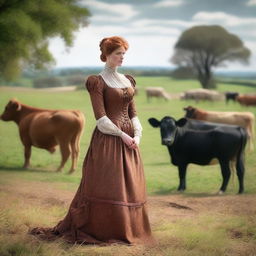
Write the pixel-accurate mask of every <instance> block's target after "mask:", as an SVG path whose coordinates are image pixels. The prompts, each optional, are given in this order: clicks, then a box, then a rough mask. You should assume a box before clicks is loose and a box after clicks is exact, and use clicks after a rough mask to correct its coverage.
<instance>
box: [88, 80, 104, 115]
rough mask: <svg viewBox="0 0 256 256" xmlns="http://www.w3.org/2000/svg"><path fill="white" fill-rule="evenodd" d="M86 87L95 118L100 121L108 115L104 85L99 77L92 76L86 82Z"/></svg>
mask: <svg viewBox="0 0 256 256" xmlns="http://www.w3.org/2000/svg"><path fill="white" fill-rule="evenodd" d="M85 86H86V88H87V90H88V92H89V94H90V98H91V102H92V108H93V111H94V116H95V118H96V120H98V119H99V118H101V117H103V116H105V115H106V112H105V106H104V99H103V91H104V84H103V83H102V82H101V81H100V79H99V77H98V76H95V75H92V76H89V77H88V78H87V80H86V81H85Z"/></svg>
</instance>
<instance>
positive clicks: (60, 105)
mask: <svg viewBox="0 0 256 256" xmlns="http://www.w3.org/2000/svg"><path fill="white" fill-rule="evenodd" d="M136 80H137V88H138V89H139V93H138V95H137V96H136V98H135V100H136V106H137V112H138V115H139V118H140V120H141V123H142V126H143V138H142V141H141V145H140V150H141V154H142V159H143V163H144V169H145V175H146V182H147V191H148V194H149V195H150V196H156V197H158V196H162V197H165V196H172V195H173V196H176V195H177V191H176V189H177V186H178V181H179V179H178V171H177V167H175V166H173V165H172V164H171V163H170V157H169V154H168V151H167V148H166V147H165V146H162V145H161V143H160V132H159V130H158V129H155V128H152V127H151V126H150V125H149V123H148V121H147V120H148V118H150V117H155V118H158V119H161V118H162V117H163V116H165V115H171V116H173V117H175V118H176V119H178V118H181V117H182V116H183V115H184V112H183V110H182V109H183V107H185V106H188V105H195V106H197V107H199V108H203V109H208V110H216V111H251V112H253V113H254V114H256V107H248V108H245V107H241V106H240V105H238V104H237V103H233V102H230V103H229V104H228V105H226V104H225V102H224V101H223V102H200V103H198V104H196V103H195V102H193V101H180V100H170V101H168V102H166V101H164V100H160V99H152V101H151V102H150V103H147V99H146V96H145V92H144V88H145V87H148V86H161V87H164V88H165V89H166V90H167V91H168V92H169V93H179V92H183V91H185V90H188V89H192V88H197V87H199V84H198V82H197V81H194V80H179V81H177V80H173V79H171V78H168V77H137V79H136ZM218 90H219V91H221V92H224V91H238V92H241V93H251V92H255V89H253V88H252V87H245V86H238V85H226V84H219V87H218ZM13 97H15V98H17V99H19V100H20V101H21V102H23V103H25V104H27V105H32V106H35V107H41V108H49V109H80V110H81V111H82V112H83V113H84V114H85V117H86V125H85V131H84V134H83V136H82V140H81V152H80V158H79V164H78V168H77V170H76V172H75V173H74V174H73V175H67V172H68V170H69V167H70V164H71V163H70V161H68V163H66V165H65V168H64V171H63V173H55V172H54V170H55V169H56V168H57V166H58V165H59V162H60V154H59V151H58V150H57V152H55V154H52V155H51V154H49V153H48V152H46V151H44V150H41V149H37V148H33V149H32V157H31V167H30V168H29V169H28V170H24V169H22V168H21V166H22V165H23V161H24V159H23V146H22V144H21V141H20V138H19V134H18V129H17V125H16V124H15V123H13V122H8V123H7V122H3V121H0V204H1V207H0V255H1V256H2V255H3V256H7V255H8V256H9V255H24V256H25V255H26V256H27V255H43V256H45V255H85V254H86V255H90V256H91V255H154V256H155V255H174V256H175V255H196V256H203V255H216V256H217V255H256V248H255V246H254V245H253V244H255V239H256V238H255V232H256V229H255V226H256V220H255V218H254V217H251V218H250V217H248V216H247V217H245V216H233V215H230V216H228V215H222V214H219V215H217V216H213V215H211V212H210V209H209V212H207V213H206V214H205V215H202V216H196V215H195V216H194V218H193V219H192V220H191V219H186V218H185V219H183V218H181V219H180V220H177V221H173V222H170V221H163V222H161V223H160V222H159V221H158V222H156V223H154V225H153V232H154V235H155V236H156V237H157V239H158V245H157V246H156V247H152V248H145V247H143V246H136V247H123V246H110V247H105V248H99V247H93V246H88V247H81V246H70V245H66V244H64V243H63V242H61V241H58V242H54V243H42V242H40V241H38V240H35V239H32V238H30V237H28V236H27V235H26V231H27V228H28V227H33V226H36V225H41V226H44V225H46V226H49V225H54V224H55V223H56V222H57V221H59V220H60V218H61V217H62V216H63V215H64V214H65V212H66V210H67V206H66V205H64V206H63V205H59V206H58V205H57V206H56V205H50V206H49V205H41V204H39V203H38V204H37V203H36V202H34V201H33V202H32V201H31V202H30V201H29V200H28V201H27V199H24V198H23V197H22V195H21V196H18V197H16V196H13V195H12V194H8V193H7V192H6V191H5V190H4V189H3V190H2V189H1V187H3V188H4V187H6V186H11V187H13V186H16V185H17V184H19V182H20V183H21V184H23V183H24V184H26V183H32V182H38V183H39V184H45V186H46V187H49V188H52V187H54V188H56V189H59V190H60V191H72V192H75V191H76V189H77V187H78V185H79V182H80V178H81V169H82V163H83V158H84V156H85V154H86V151H87V148H88V146H89V143H90V139H91V134H92V131H93V129H94V127H95V119H94V115H93V112H92V107H91V103H90V99H89V96H88V93H87V92H86V90H79V91H74V92H56V93H48V92H36V91H33V92H32V91H31V92H30V91H22V90H21V91H15V90H12V89H11V88H10V89H2V88H1V87H0V112H2V110H3V109H4V106H5V105H6V103H7V102H8V101H9V99H10V98H13ZM255 144H256V141H255ZM255 170H256V161H255V151H254V152H248V151H247V152H246V174H245V196H253V195H255V192H256V186H255V180H256V171H255ZM221 180H222V178H221V173H220V168H219V166H218V165H215V166H204V167H202V166H197V165H189V167H188V172H187V190H186V192H184V194H183V196H182V198H192V199H193V198H197V199H198V198H199V199H200V198H204V197H205V196H212V195H213V194H214V193H215V192H217V191H218V189H219V187H220V185H221ZM237 191H238V184H237V178H236V175H235V177H234V184H232V181H230V183H229V186H228V189H227V192H226V195H225V196H224V198H225V197H227V196H233V195H235V194H236V193H237ZM30 192H31V191H30ZM24 205H25V208H24ZM229 232H231V233H232V232H237V234H240V235H241V237H240V238H239V240H237V239H236V240H234V239H231V238H230V236H229V235H228V234H229ZM248 234H254V235H248ZM245 245H246V250H245V249H243V248H244V246H245ZM243 250H244V251H243ZM49 252H51V253H50V254H49Z"/></svg>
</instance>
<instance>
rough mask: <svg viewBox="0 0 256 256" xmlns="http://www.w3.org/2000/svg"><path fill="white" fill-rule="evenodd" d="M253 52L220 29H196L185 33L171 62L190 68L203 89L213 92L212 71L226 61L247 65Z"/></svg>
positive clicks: (216, 27)
mask: <svg viewBox="0 0 256 256" xmlns="http://www.w3.org/2000/svg"><path fill="white" fill-rule="evenodd" d="M250 54H251V53H250V50H249V49H248V48H246V47H245V46H244V44H243V42H242V41H241V39H240V38H239V37H238V36H236V35H234V34H231V33H229V32H228V31H227V30H225V29H224V28H223V27H221V26H195V27H192V28H190V29H188V30H186V31H184V32H183V33H182V34H181V36H180V38H179V39H178V42H177V43H176V45H175V52H174V55H173V57H172V59H171V60H172V62H173V63H174V64H177V65H178V66H181V67H191V68H193V69H194V70H195V71H196V72H197V76H198V80H199V81H200V83H201V85H202V87H204V88H214V87H216V84H215V83H214V80H213V77H212V68H213V67H218V66H220V65H222V64H224V62H226V61H240V62H243V63H248V60H249V57H250Z"/></svg>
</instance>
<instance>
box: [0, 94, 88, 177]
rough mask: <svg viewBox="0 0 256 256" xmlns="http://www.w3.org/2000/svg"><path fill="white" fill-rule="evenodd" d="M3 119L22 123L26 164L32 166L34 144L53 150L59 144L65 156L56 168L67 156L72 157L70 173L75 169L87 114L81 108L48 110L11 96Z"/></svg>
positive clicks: (63, 162) (20, 126) (2, 116)
mask: <svg viewBox="0 0 256 256" xmlns="http://www.w3.org/2000/svg"><path fill="white" fill-rule="evenodd" d="M0 119H2V120H3V121H14V122H15V123H16V124H17V125H18V126H19V133H20V138H21V141H22V143H23V145H24V149H25V151H24V156H25V163H24V166H23V167H24V168H27V167H28V166H29V160H30V156H31V146H34V147H37V148H43V149H46V150H48V151H49V152H51V153H53V152H54V151H55V147H56V146H57V145H60V152H61V156H62V160H61V164H60V166H59V167H58V169H57V171H61V170H62V168H63V167H64V165H65V163H66V161H67V159H68V158H69V156H70V153H71V157H72V165H71V168H70V170H69V173H72V172H74V170H75V168H76V165H77V160H78V155H79V149H80V148H79V146H80V137H81V134H82V131H83V127H84V121H85V119H84V115H83V113H82V112H81V111H79V110H49V109H40V108H34V107H30V106H27V105H25V104H22V103H20V102H19V101H17V100H15V99H12V100H10V101H9V102H8V104H7V105H6V107H5V110H4V112H3V114H2V115H1V116H0Z"/></svg>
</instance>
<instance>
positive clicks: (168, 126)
mask: <svg viewBox="0 0 256 256" xmlns="http://www.w3.org/2000/svg"><path fill="white" fill-rule="evenodd" d="M148 122H149V123H150V124H151V126H153V127H155V128H156V127H160V132H161V139H162V145H166V146H171V145H172V144H173V142H174V140H175V135H176V132H177V129H178V127H182V126H184V125H185V124H186V122H187V119H186V118H181V119H179V120H178V121H176V120H175V119H174V118H173V117H170V116H165V117H164V118H163V119H162V120H161V121H158V120H157V119H156V118H153V117H152V118H149V119H148Z"/></svg>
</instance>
